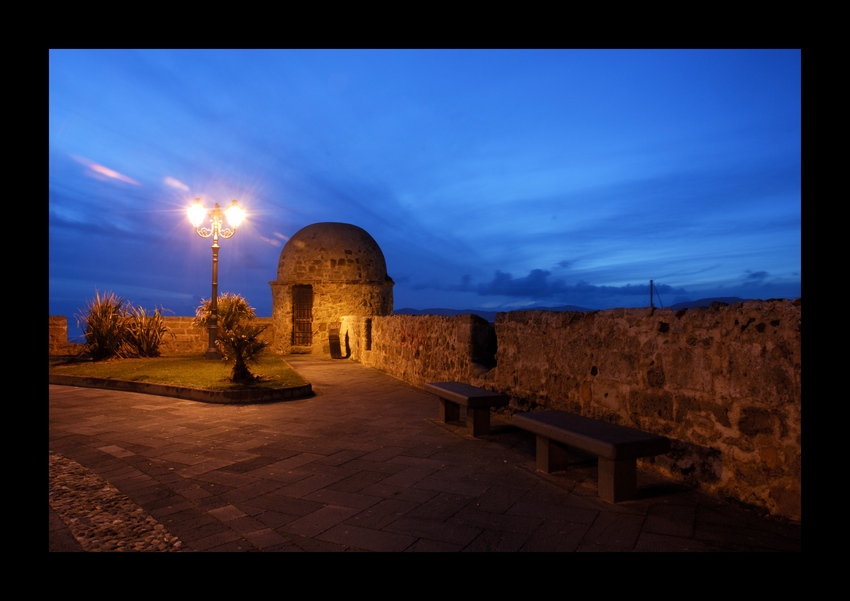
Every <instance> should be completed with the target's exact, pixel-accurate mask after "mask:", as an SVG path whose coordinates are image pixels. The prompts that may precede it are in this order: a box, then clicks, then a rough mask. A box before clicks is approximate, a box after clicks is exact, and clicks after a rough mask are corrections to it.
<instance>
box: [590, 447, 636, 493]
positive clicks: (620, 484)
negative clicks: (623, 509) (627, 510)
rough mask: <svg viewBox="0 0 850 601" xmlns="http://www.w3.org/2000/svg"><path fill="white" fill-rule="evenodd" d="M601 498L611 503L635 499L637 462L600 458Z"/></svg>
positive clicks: (634, 460)
mask: <svg viewBox="0 0 850 601" xmlns="http://www.w3.org/2000/svg"><path fill="white" fill-rule="evenodd" d="M598 469H599V497H600V498H601V499H604V500H606V501H608V502H609V503H619V502H620V501H629V500H631V499H634V498H635V495H636V494H637V460H636V459H624V460H621V461H613V460H611V459H605V458H604V457H600V458H599V468H598Z"/></svg>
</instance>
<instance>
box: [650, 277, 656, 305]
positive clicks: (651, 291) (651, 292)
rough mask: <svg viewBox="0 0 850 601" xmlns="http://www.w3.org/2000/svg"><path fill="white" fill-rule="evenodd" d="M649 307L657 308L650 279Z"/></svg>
mask: <svg viewBox="0 0 850 601" xmlns="http://www.w3.org/2000/svg"><path fill="white" fill-rule="evenodd" d="M649 308H650V309H654V308H655V305H654V304H653V303H652V280H649Z"/></svg>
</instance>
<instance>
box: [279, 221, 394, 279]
mask: <svg viewBox="0 0 850 601" xmlns="http://www.w3.org/2000/svg"><path fill="white" fill-rule="evenodd" d="M388 280H389V281H391V278H389V276H388V275H387V263H386V261H385V260H384V253H383V252H381V248H380V247H379V246H378V243H377V242H375V239H374V238H372V236H370V235H369V233H368V232H367V231H366V230H364V229H363V228H361V227H358V226H356V225H351V224H349V223H335V222H325V223H314V224H312V225H308V226H306V227H304V228H302V229H300V230H298V231H297V232H296V233H295V234H294V235H293V236H292V237H291V238H290V239H289V241H288V242H287V243H286V244H285V245H284V247H283V250H282V251H281V252H280V260H279V261H278V265H277V281H278V283H279V284H314V283H315V284H320V283H332V282H335V283H349V284H355V283H383V282H385V281H388Z"/></svg>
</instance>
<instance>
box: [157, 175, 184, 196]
mask: <svg viewBox="0 0 850 601" xmlns="http://www.w3.org/2000/svg"><path fill="white" fill-rule="evenodd" d="M162 181H163V182H165V185H166V186H171V187H172V188H177V189H178V190H183V191H184V192H188V191H189V186H187V185H186V184H184V183H183V182H181V181H180V180H178V179H174V178H173V177H168V176H166V177H165V178H164V179H163V180H162Z"/></svg>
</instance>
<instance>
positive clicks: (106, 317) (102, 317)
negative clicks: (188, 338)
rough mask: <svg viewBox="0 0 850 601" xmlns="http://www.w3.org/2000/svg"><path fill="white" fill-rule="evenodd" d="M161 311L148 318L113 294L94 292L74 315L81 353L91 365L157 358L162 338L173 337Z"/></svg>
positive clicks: (145, 314) (141, 311) (144, 312)
mask: <svg viewBox="0 0 850 601" xmlns="http://www.w3.org/2000/svg"><path fill="white" fill-rule="evenodd" d="M162 311H164V309H156V310H155V311H154V312H153V314H151V315H148V313H147V312H146V311H145V309H143V308H141V307H138V308H137V307H133V305H132V304H130V303H129V302H128V301H127V300H126V299H124V298H121V297H119V296H116V295H115V293H113V292H107V293H104V294H103V295H101V294H100V292H98V291H97V290H95V296H94V299H91V300H88V301H86V309H85V311H83V312H81V313H78V314H77V316H76V317H77V326H78V327H80V328H81V329H82V330H83V331H84V332H85V337H86V342H85V344H84V345H83V349H82V351H81V354H82V355H88V356H89V357H91V359H92V360H93V361H101V360H103V359H109V358H112V357H158V356H159V345H160V344H161V343H162V338H163V336H165V335H166V334H171V335H172V336H174V334H173V333H172V332H171V330H170V329H169V328H168V327H167V326H166V325H165V323H164V321H163V319H162Z"/></svg>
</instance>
